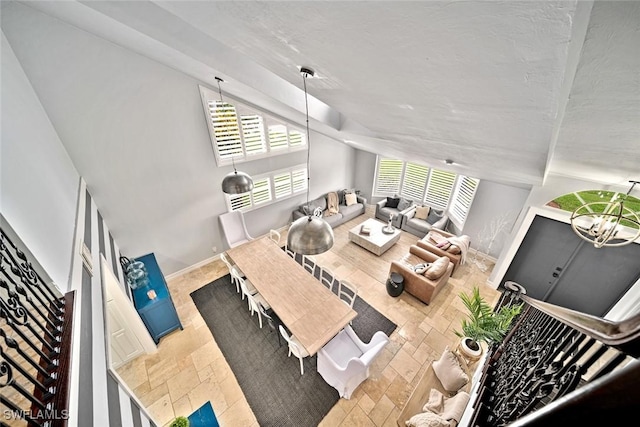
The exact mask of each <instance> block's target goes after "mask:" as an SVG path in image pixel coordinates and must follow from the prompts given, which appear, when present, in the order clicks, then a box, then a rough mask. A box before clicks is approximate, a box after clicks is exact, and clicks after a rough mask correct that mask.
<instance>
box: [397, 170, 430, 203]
mask: <svg viewBox="0 0 640 427" xmlns="http://www.w3.org/2000/svg"><path fill="white" fill-rule="evenodd" d="M428 176H429V168H428V167H427V166H423V165H418V164H415V163H407V164H406V166H405V169H404V177H403V179H402V192H401V195H402V196H403V197H406V198H407V199H411V200H414V201H421V200H422V198H423V197H424V189H425V187H426V186H427V177H428Z"/></svg>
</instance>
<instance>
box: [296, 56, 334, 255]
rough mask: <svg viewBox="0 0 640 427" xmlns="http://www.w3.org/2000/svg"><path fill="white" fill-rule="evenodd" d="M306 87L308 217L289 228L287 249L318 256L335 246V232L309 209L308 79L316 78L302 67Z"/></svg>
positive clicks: (303, 81) (306, 210)
mask: <svg viewBox="0 0 640 427" xmlns="http://www.w3.org/2000/svg"><path fill="white" fill-rule="evenodd" d="M300 74H302V83H303V86H304V104H305V109H306V118H307V144H308V145H307V203H306V205H305V213H306V214H307V216H303V217H302V218H298V219H297V220H295V221H294V222H293V224H291V227H289V232H288V234H287V248H288V249H289V250H291V251H293V252H295V253H299V254H302V255H316V254H321V253H323V252H326V251H328V250H329V249H331V247H332V246H333V230H332V229H331V226H330V225H329V224H328V223H327V222H326V221H325V220H324V219H322V218H321V217H318V216H315V215H314V213H313V212H311V210H310V208H309V188H310V187H311V168H310V152H311V138H310V137H311V133H310V131H309V101H308V99H307V78H310V77H313V76H314V74H315V73H314V71H313V70H312V69H311V68H307V67H300Z"/></svg>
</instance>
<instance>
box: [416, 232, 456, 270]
mask: <svg viewBox="0 0 640 427" xmlns="http://www.w3.org/2000/svg"><path fill="white" fill-rule="evenodd" d="M436 231H437V232H438V234H441V235H442V236H444V237H455V235H454V234H451V233H448V232H446V231H442V230H436ZM430 234H431V232H429V233H427V235H426V236H424V237H423V238H422V239H420V240H418V242H417V243H416V245H417V246H418V247H420V248H422V249H426V250H427V251H429V252H431V253H433V254H435V255H438V256H446V257H447V258H449V260H450V261H451V262H452V263H453V273H455V271H456V269H457V268H458V266H459V265H460V260H461V259H462V254H461V253H457V254H454V253H452V252H447V251H445V250H443V249H440V248H438V247H437V246H436V245H435V244H434V243H433V241H432V240H430V239H429V235H430ZM453 273H452V274H453Z"/></svg>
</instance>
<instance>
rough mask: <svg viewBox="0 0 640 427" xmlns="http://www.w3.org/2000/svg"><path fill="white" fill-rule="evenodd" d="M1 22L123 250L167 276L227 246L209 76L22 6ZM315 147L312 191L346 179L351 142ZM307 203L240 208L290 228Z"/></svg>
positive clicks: (292, 158)
mask: <svg viewBox="0 0 640 427" xmlns="http://www.w3.org/2000/svg"><path fill="white" fill-rule="evenodd" d="M3 28H4V31H5V33H6V34H7V38H8V39H9V42H10V43H11V44H12V46H13V48H14V50H15V51H16V56H17V57H18V59H19V60H20V62H21V64H22V66H23V68H24V69H25V73H26V74H27V76H28V77H29V79H30V81H31V83H32V85H33V87H34V89H35V91H36V93H37V94H38V96H39V98H40V100H41V102H42V105H43V106H44V109H45V110H46V111H47V113H48V114H49V117H51V121H52V123H53V124H54V126H55V128H56V130H57V131H58V134H59V135H60V139H61V140H62V141H63V143H64V145H65V147H66V149H67V151H68V152H69V155H70V156H71V159H72V160H73V163H74V164H75V166H76V167H77V169H78V171H79V173H80V175H82V176H83V178H84V179H85V180H86V182H87V187H88V189H89V191H90V192H91V194H92V196H93V197H94V200H95V202H96V204H97V206H98V209H99V210H100V212H101V213H102V215H103V217H104V220H105V222H106V223H107V224H109V226H110V229H111V231H112V233H113V237H114V238H115V239H116V240H117V241H118V242H119V245H120V249H121V250H122V252H123V254H124V255H126V256H130V257H134V256H139V255H143V254H146V253H148V252H155V254H156V257H157V258H158V262H159V264H160V267H161V268H162V270H163V273H164V274H166V275H168V274H171V273H173V272H176V271H179V270H182V269H184V268H187V267H189V266H191V265H193V264H196V263H198V262H200V261H202V260H205V259H207V258H210V257H212V256H213V255H214V254H213V252H212V247H214V246H215V247H217V248H218V251H220V250H222V249H224V248H225V244H224V243H223V242H224V238H223V236H222V234H221V230H220V226H219V224H218V219H217V217H218V215H219V214H221V213H223V212H225V211H226V206H225V202H224V196H223V193H222V191H221V187H220V184H221V182H222V179H223V178H224V176H225V175H226V174H227V173H229V172H230V171H231V170H232V168H231V166H226V167H222V168H218V167H217V165H216V162H215V159H214V155H213V150H212V147H211V140H210V138H209V135H208V133H207V132H208V131H207V126H206V122H205V115H204V112H203V108H202V103H201V101H200V93H199V89H198V85H199V84H203V85H206V84H205V83H204V82H201V81H198V80H196V79H194V78H192V77H190V76H187V75H186V74H183V73H181V72H178V71H176V70H174V69H171V68H169V67H167V66H165V65H161V64H159V63H158V62H155V61H153V60H151V59H148V58H146V57H144V56H141V55H139V54H137V53H134V52H132V51H129V50H127V49H124V48H122V47H120V46H118V45H115V44H113V43H111V42H107V41H105V40H104V39H101V38H99V37H96V36H94V35H91V34H88V33H86V32H84V31H81V30H78V29H77V28H75V27H73V26H71V25H68V24H65V23H63V22H61V21H59V20H56V19H53V18H51V17H49V16H47V15H45V14H43V13H41V12H39V11H36V10H34V9H31V8H30V7H28V6H25V5H22V4H12V5H9V7H4V8H3ZM225 85H227V86H229V85H233V82H228V83H225ZM247 101H249V102H250V101H251V100H247ZM311 144H312V148H311V149H312V155H311V157H312V158H311V173H312V175H311V176H312V178H311V189H310V193H311V194H310V197H314V196H317V195H319V194H321V193H323V192H327V191H329V190H337V189H340V188H345V187H348V186H351V185H352V184H353V171H352V164H353V156H354V150H353V149H351V148H349V147H348V146H346V145H345V144H342V143H338V142H336V141H334V140H331V139H328V138H327V137H324V136H321V135H319V134H317V133H313V134H312V135H311ZM305 162H306V152H298V153H291V154H286V155H282V156H278V157H275V158H270V159H265V160H258V161H252V162H247V163H242V164H241V167H239V169H241V170H242V171H244V172H247V173H249V174H254V175H255V174H261V173H265V172H268V171H272V170H277V169H282V168H285V167H288V166H293V165H296V164H300V163H305ZM303 201H304V197H301V196H298V197H295V198H291V199H287V200H284V201H281V202H278V203H275V204H273V205H270V206H268V207H265V208H262V209H259V210H255V211H253V212H249V213H247V215H246V219H247V225H248V228H249V232H250V233H251V234H252V235H254V236H257V235H261V234H264V233H266V232H267V231H268V230H269V229H270V228H279V227H282V226H284V225H286V224H287V223H288V222H289V221H290V219H291V212H292V211H293V210H294V209H295V207H296V206H298V205H299V204H301V203H303Z"/></svg>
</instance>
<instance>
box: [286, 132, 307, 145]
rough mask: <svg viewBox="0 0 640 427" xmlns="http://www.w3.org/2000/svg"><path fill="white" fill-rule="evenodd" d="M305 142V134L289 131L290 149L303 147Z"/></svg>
mask: <svg viewBox="0 0 640 427" xmlns="http://www.w3.org/2000/svg"><path fill="white" fill-rule="evenodd" d="M306 141H307V137H306V135H305V134H303V133H302V132H300V131H299V130H290V131H289V145H290V146H292V147H298V146H301V145H305V144H306Z"/></svg>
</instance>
